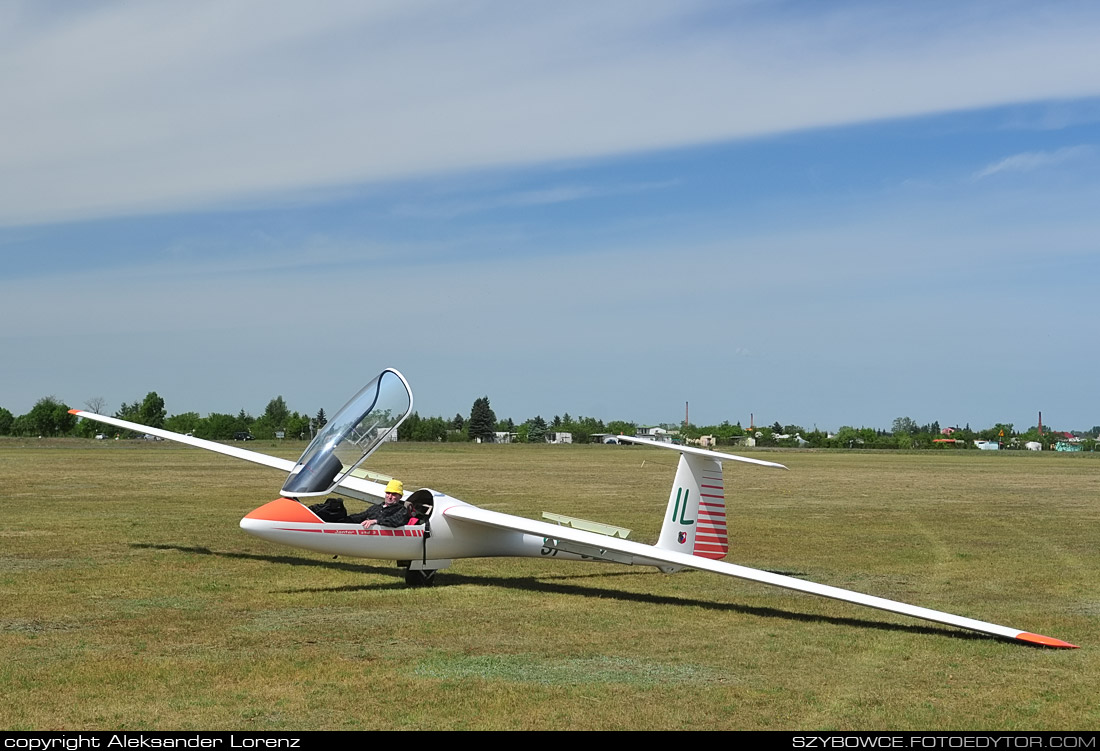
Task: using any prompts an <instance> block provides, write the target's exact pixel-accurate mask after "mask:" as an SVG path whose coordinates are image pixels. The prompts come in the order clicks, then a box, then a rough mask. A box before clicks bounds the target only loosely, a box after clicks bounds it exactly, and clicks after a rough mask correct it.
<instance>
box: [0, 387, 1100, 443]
mask: <svg viewBox="0 0 1100 751" xmlns="http://www.w3.org/2000/svg"><path fill="white" fill-rule="evenodd" d="M84 408H85V409H86V410H87V411H90V412H95V413H97V414H105V409H106V403H105V401H104V400H103V399H102V397H95V398H92V399H89V400H88V401H87V402H85V404H84ZM69 409H70V408H69V406H68V405H67V404H64V403H63V402H61V401H59V400H58V399H56V398H55V397H53V396H46V397H43V398H41V399H39V400H38V401H37V402H36V403H35V405H34V407H32V408H31V410H30V412H28V413H27V414H25V415H20V416H18V417H16V416H14V415H13V414H12V413H11V412H10V411H9V410H7V409H5V408H3V407H0V435H11V436H66V435H71V436H77V437H84V438H91V437H93V436H95V435H97V434H105V435H109V436H111V437H114V436H118V437H120V438H129V437H133V436H134V435H136V434H135V433H133V432H131V431H126V430H119V429H116V428H112V427H111V426H108V425H104V424H102V423H98V422H95V421H92V420H78V419H77V418H76V416H75V415H72V414H70V413H69ZM113 416H114V417H117V418H119V419H122V420H128V421H130V422H136V423H139V424H141V425H147V426H149V427H153V428H164V429H165V430H171V431H173V432H175V433H183V434H187V435H193V436H196V437H198V438H206V439H208V440H215V441H217V440H231V439H233V438H235V437H243V436H249V437H252V438H256V439H274V438H275V437H276V436H277V435H278V434H280V433H281V434H282V436H283V437H284V438H289V439H301V440H308V439H310V438H311V437H312V436H313V435H314V434H315V433H316V432H317V431H318V430H319V429H320V428H321V427H322V426H324V425H325V424H326V423H327V421H328V420H327V417H326V415H325V410H324V409H319V410H318V411H317V412H316V414H314V415H313V416H310V415H308V414H306V413H300V412H294V411H291V410H290V408H289V407H288V406H287V404H286V401H285V400H284V399H283V397H282V396H281V395H280V396H276V397H275V398H273V399H271V400H270V401H269V402H268V403H267V406H266V407H265V408H264V411H263V413H262V414H261V415H259V416H258V417H253V416H252V415H251V414H249V413H247V412H246V411H245V410H244V409H242V410H241V411H240V412H238V413H237V414H235V415H232V414H222V413H217V412H211V413H209V414H208V415H206V416H205V417H202V416H200V415H199V413H198V412H183V413H181V414H176V415H171V416H169V415H168V413H167V410H166V409H165V405H164V399H163V398H161V397H160V396H159V395H158V394H157V393H156V392H155V391H150V392H149V393H148V394H146V395H145V398H143V399H140V400H135V401H133V402H132V403H127V402H123V404H122V405H121V406H120V407H119V409H118V410H117V411H116V412H115V413H114V415H113ZM660 427H663V428H665V429H667V430H669V431H676V432H677V433H678V435H679V438H680V439H681V440H693V441H694V440H698V439H700V438H702V437H703V436H711V437H712V438H713V439H714V441H715V443H716V444H717V445H719V446H721V445H732V444H736V443H740V442H742V441H743V439H744V438H745V437H752V438H753V439H754V440H755V443H756V445H758V446H788V447H806V448H875V449H925V448H928V449H930V448H940V447H946V446H957V447H960V448H974V441H975V440H986V441H994V442H999V443H1001V444H1002V445H1004V446H1005V447H1006V448H1012V447H1019V448H1022V447H1023V445H1024V444H1026V443H1028V442H1037V443H1040V444H1042V446H1043V448H1044V449H1050V448H1052V447H1053V445H1054V444H1055V443H1056V442H1058V441H1061V440H1065V433H1064V432H1063V431H1058V430H1054V429H1052V428H1050V427H1049V426H1044V427H1043V432H1042V434H1041V435H1040V433H1039V428H1038V426H1032V427H1030V428H1028V429H1027V430H1024V431H1017V430H1015V428H1014V426H1013V424H1012V423H997V424H995V425H993V426H992V427H989V428H985V429H979V430H971V428H970V425H969V424H967V425H966V426H965V427H959V426H953V427H952V428H951V430H950V431H949V436H948V435H945V433H944V431H942V430H941V428H940V424H939V423H938V422H932V423H926V424H923V425H922V424H918V423H917V422H916V421H914V420H912V419H911V418H909V417H899V418H897V419H895V420H894V422H893V424H892V425H891V429H890V430H885V429H877V428H867V427H860V428H855V427H852V426H848V425H845V426H843V427H841V428H840V429H839V430H837V431H836V433H826V432H824V431H821V430H818V429H817V428H816V427H815V428H814V429H812V430H806V429H805V428H803V427H802V426H800V425H783V424H780V423H779V422H775V423H773V424H772V425H770V426H760V427H757V426H750V427H749V428H743V427H742V426H741V423H740V422H738V423H733V424H731V423H730V422H728V421H725V422H722V423H721V424H718V425H693V424H690V423H685V424H680V425H674V424H664V425H662V426H660ZM637 429H638V424H637V423H635V422H631V421H628V420H611V421H608V422H604V421H603V420H600V419H598V418H594V417H584V416H581V417H572V416H570V415H569V413H568V412H566V413H564V414H562V415H554V417H552V418H551V419H550V420H546V419H544V418H543V417H542V415H536V416H534V417H531V418H528V419H527V420H524V421H523V422H522V423H518V424H517V423H516V422H515V421H513V420H512V419H511V418H506V419H503V420H498V419H497V416H496V414H495V413H494V411H493V409H492V407H491V405H490V403H489V397H487V396H483V397H480V398H478V399H475V400H474V403H473V405H472V406H471V408H470V413H469V415H468V416H463V415H462V413H457V414H455V416H454V417H453V418H451V419H449V420H448V419H446V418H444V417H441V416H437V417H421V416H420V415H419V414H418V413H416V412H414V413H413V414H411V415H409V417H408V418H406V420H405V421H404V422H403V423H402V424H401V426H400V427H399V428H398V439H399V440H402V441H424V442H446V441H457V442H461V441H475V440H479V441H481V442H483V443H492V442H494V441H495V440H496V438H497V434H500V433H506V434H509V437H510V439H511V440H513V441H515V442H518V443H541V442H544V441H546V440H547V437H548V434H550V433H554V432H562V433H570V434H571V435H572V440H573V442H574V443H589V442H590V441H592V440H595V439H594V436H597V435H599V434H610V435H620V434H623V435H635V434H636V432H637ZM1071 434H1072V435H1075V436H1078V437H1079V438H1081V439H1082V441H1081V443H1082V448H1083V449H1084V450H1086V451H1088V450H1093V449H1094V448H1095V445H1096V437H1097V435H1098V434H1100V426H1093V428H1092V429H1091V430H1089V431H1072V432H1071ZM948 437H950V438H951V439H954V441H955V443H954V444H950V443H944V442H943V439H945V438H948Z"/></svg>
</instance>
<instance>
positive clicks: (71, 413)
mask: <svg viewBox="0 0 1100 751" xmlns="http://www.w3.org/2000/svg"><path fill="white" fill-rule="evenodd" d="M69 414H70V415H79V414H80V410H79V409H70V410H69Z"/></svg>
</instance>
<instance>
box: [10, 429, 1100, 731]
mask: <svg viewBox="0 0 1100 751" xmlns="http://www.w3.org/2000/svg"><path fill="white" fill-rule="evenodd" d="M256 448H258V449H259V450H262V451H267V452H269V453H279V454H280V455H282V456H287V457H295V456H297V454H298V453H300V451H301V449H302V446H301V445H276V444H274V443H272V444H270V445H268V446H258V447H256ZM768 458H779V459H780V460H781V461H783V462H784V463H786V464H788V465H789V466H790V467H791V470H792V471H791V472H775V471H767V470H762V469H757V468H747V467H745V468H742V467H730V468H729V469H728V472H727V487H728V488H729V491H728V499H729V506H730V527H731V544H732V551H733V552H732V553H731V555H730V556H729V560H732V561H735V562H738V563H743V564H745V565H749V566H755V567H759V568H765V569H769V570H775V571H781V572H784V573H789V574H792V575H795V576H802V577H805V578H808V579H813V580H816V581H822V582H825V583H829V584H836V585H839V586H844V587H850V588H853V589H856V590H860V591H867V592H870V593H872V594H877V595H881V596H885V597H891V598H896V599H901V600H904V601H911V602H914V603H916V604H919V605H925V606H928V607H933V608H939V609H943V610H947V611H950V612H957V613H960V614H962V615H967V616H971V617H975V618H981V619H983V620H991V621H993V622H997V623H1004V624H1007V625H1010V626H1015V627H1018V628H1026V629H1029V630H1032V631H1036V632H1039V633H1045V634H1049V635H1052V636H1057V637H1060V638H1064V639H1068V640H1069V641H1072V642H1075V643H1078V644H1081V645H1083V648H1082V649H1081V650H1076V651H1053V650H1044V649H1033V648H1027V647H1021V646H1018V645H1015V644H1010V643H1006V642H1002V641H998V640H995V639H989V638H985V637H981V636H976V635H971V634H966V633H963V632H960V631H958V630H956V629H952V628H949V627H938V626H935V625H933V624H924V623H923V622H920V621H914V620H912V619H906V618H904V617H901V616H895V615H892V614H887V613H880V612H878V611H873V610H868V609H865V608H859V607H856V606H853V605H849V604H845V603H838V602H832V601H828V600H823V599H821V598H815V597H811V596H807V595H801V594H797V593H791V592H787V591H784V590H778V589H773V588H769V587H764V586H762V585H758V584H753V583H750V582H739V581H735V580H730V579H726V578H723V577H717V576H708V575H705V574H701V573H693V572H684V573H681V574H677V575H675V576H666V575H663V574H659V573H657V572H653V571H649V570H645V569H632V568H629V567H624V566H616V565H591V564H578V563H570V562H563V561H539V560H513V559H482V560H471V561H459V562H456V564H455V566H454V568H453V569H451V570H449V571H445V572H443V573H441V574H440V575H439V578H440V581H439V585H438V586H437V587H435V588H432V589H425V590H410V589H406V588H405V587H404V585H403V582H402V579H401V577H400V576H399V573H398V571H397V570H396V569H395V568H394V567H393V565H392V563H388V562H382V561H367V560H355V559H344V558H340V559H337V560H333V559H332V558H331V557H328V556H323V555H320V554H315V553H310V552H306V551H297V550H293V549H290V548H281V547H277V546H274V545H272V544H270V543H266V542H264V541H262V540H258V539H256V538H253V537H249V536H247V535H245V534H243V533H242V532H241V531H240V530H239V529H238V526H237V524H238V521H239V519H240V517H242V516H243V515H244V514H246V513H247V512H248V511H250V510H251V509H253V508H255V507H256V506H258V505H260V504H261V503H263V502H266V501H267V500H270V499H271V498H273V497H274V496H275V493H277V490H278V486H279V484H280V482H281V481H282V477H281V476H280V474H279V473H278V472H273V471H271V470H267V469H264V468H262V467H253V466H250V465H246V464H243V463H240V462H235V461H233V460H231V459H228V458H225V457H218V456H211V455H209V454H206V453H204V452H201V451H198V450H195V449H190V448H186V447H179V446H173V445H171V444H166V443H145V442H121V441H120V442H113V441H111V442H98V443H93V442H85V441H64V440H63V441H3V440H0V471H2V473H3V475H4V479H5V487H6V494H5V496H4V498H3V499H2V501H0V503H3V512H2V513H3V515H2V517H0V597H3V601H4V608H3V611H2V612H0V648H2V649H3V651H4V654H5V660H4V661H3V663H2V664H0V690H2V691H3V693H4V696H5V698H6V701H5V702H4V703H3V704H2V705H0V725H2V726H3V727H6V728H10V729H43V728H61V729H78V728H165V729H173V728H180V729H191V728H254V729H325V728H333V729H368V728H392V727H397V728H441V729H442V728H471V729H473V728H486V729H489V728H559V727H572V728H638V729H643V728H652V729H662V728H665V729H669V728H698V727H713V728H747V729H751V728H762V729H769V728H770V729H787V728H806V729H813V728H903V729H906V728H910V729H922V728H928V729H933V728H960V729H969V728H986V729H997V728H1002V729H1042V728H1047V729H1096V728H1097V727H1100V715H1098V710H1097V708H1096V707H1097V703H1096V701H1095V675H1097V674H1100V664H1098V663H1100V659H1098V658H1097V654H1098V650H1097V649H1096V647H1095V645H1097V644H1100V624H1098V622H1097V618H1098V615H1100V605H1098V603H1100V600H1098V598H1097V596H1096V587H1095V583H1096V581H1098V580H1100V560H1098V556H1097V555H1096V550H1097V547H1098V545H1097V543H1098V542H1100V532H1098V530H1100V525H1098V523H1097V522H1098V521H1100V519H1098V516H1100V511H1098V508H1097V498H1098V497H1100V494H1098V492H1097V491H1098V490H1100V482H1098V477H1100V461H1098V458H1096V457H1088V456H1086V457H1081V456H1055V455H1049V454H1044V455H1040V456H1036V455H1022V454H1004V455H989V454H977V453H976V452H967V453H959V454H948V453H946V452H942V453H941V452H935V453H933V452H928V453H924V454H920V453H914V454H895V453H882V454H877V453H846V452H841V453H829V452H790V453H784V454H780V455H776V454H769V455H768ZM643 460H644V461H645V465H644V466H643V465H642V462H643ZM373 463H374V465H376V466H377V467H378V468H380V469H381V470H383V471H385V472H386V473H387V474H391V475H394V476H397V477H400V478H401V479H403V480H405V482H406V484H407V485H409V486H412V487H415V486H429V487H436V488H438V489H441V490H446V491H447V492H450V493H452V494H454V495H456V496H458V497H460V498H463V499H465V500H469V501H471V502H475V503H481V504H484V505H485V506H487V507H489V508H494V509H499V510H502V511H506V512H509V513H516V514H521V515H524V516H529V517H537V516H538V514H539V513H540V512H541V511H542V510H549V511H555V512H558V513H564V514H569V515H573V516H579V517H582V518H588V519H595V520H598V521H604V522H608V523H611V524H618V525H621V526H626V527H631V528H633V529H634V530H635V531H634V534H633V535H632V537H634V538H635V539H638V540H641V541H652V540H653V539H654V538H655V536H656V534H657V531H658V529H659V526H660V517H661V512H662V510H663V508H664V504H665V501H666V499H667V493H668V487H669V485H670V483H671V480H672V473H673V465H674V461H672V460H671V459H670V458H669V457H668V456H667V455H665V454H662V453H661V452H654V451H647V450H645V449H641V448H617V447H603V446H593V447H589V446H573V447H569V446H474V445H453V444H451V445H439V446H413V445H396V446H387V447H385V448H384V449H383V450H382V451H381V452H380V455H379V456H378V457H377V458H376V459H375V460H373ZM403 697H405V698H403ZM395 699H400V700H399V701H395ZM377 706H387V707H393V711H386V712H373V711H371V708H372V707H377Z"/></svg>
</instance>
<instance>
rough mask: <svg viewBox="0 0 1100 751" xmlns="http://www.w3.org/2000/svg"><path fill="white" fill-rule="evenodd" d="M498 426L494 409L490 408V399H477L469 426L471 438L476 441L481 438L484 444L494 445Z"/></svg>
mask: <svg viewBox="0 0 1100 751" xmlns="http://www.w3.org/2000/svg"><path fill="white" fill-rule="evenodd" d="M496 424H497V416H496V415H495V414H493V409H492V407H490V406H489V397H487V396H483V397H481V398H480V399H475V400H474V405H473V407H471V409H470V422H469V423H468V425H467V433H468V434H469V436H470V438H472V439H474V440H477V439H478V438H480V439H481V441H482V443H492V442H493V440H494V439H495V438H496V436H495V435H494V433H495V431H496Z"/></svg>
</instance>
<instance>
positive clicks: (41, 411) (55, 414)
mask: <svg viewBox="0 0 1100 751" xmlns="http://www.w3.org/2000/svg"><path fill="white" fill-rule="evenodd" d="M26 417H27V427H29V428H31V430H32V433H34V434H37V435H42V436H54V435H65V434H67V433H69V432H71V431H72V429H73V428H74V427H75V426H76V415H71V414H69V407H68V405H66V404H63V403H62V402H60V401H58V400H57V399H56V398H55V397H52V396H44V397H42V398H41V399H39V400H38V401H37V402H35V405H34V406H33V407H32V408H31V411H30V412H28V413H27V415H26Z"/></svg>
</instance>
